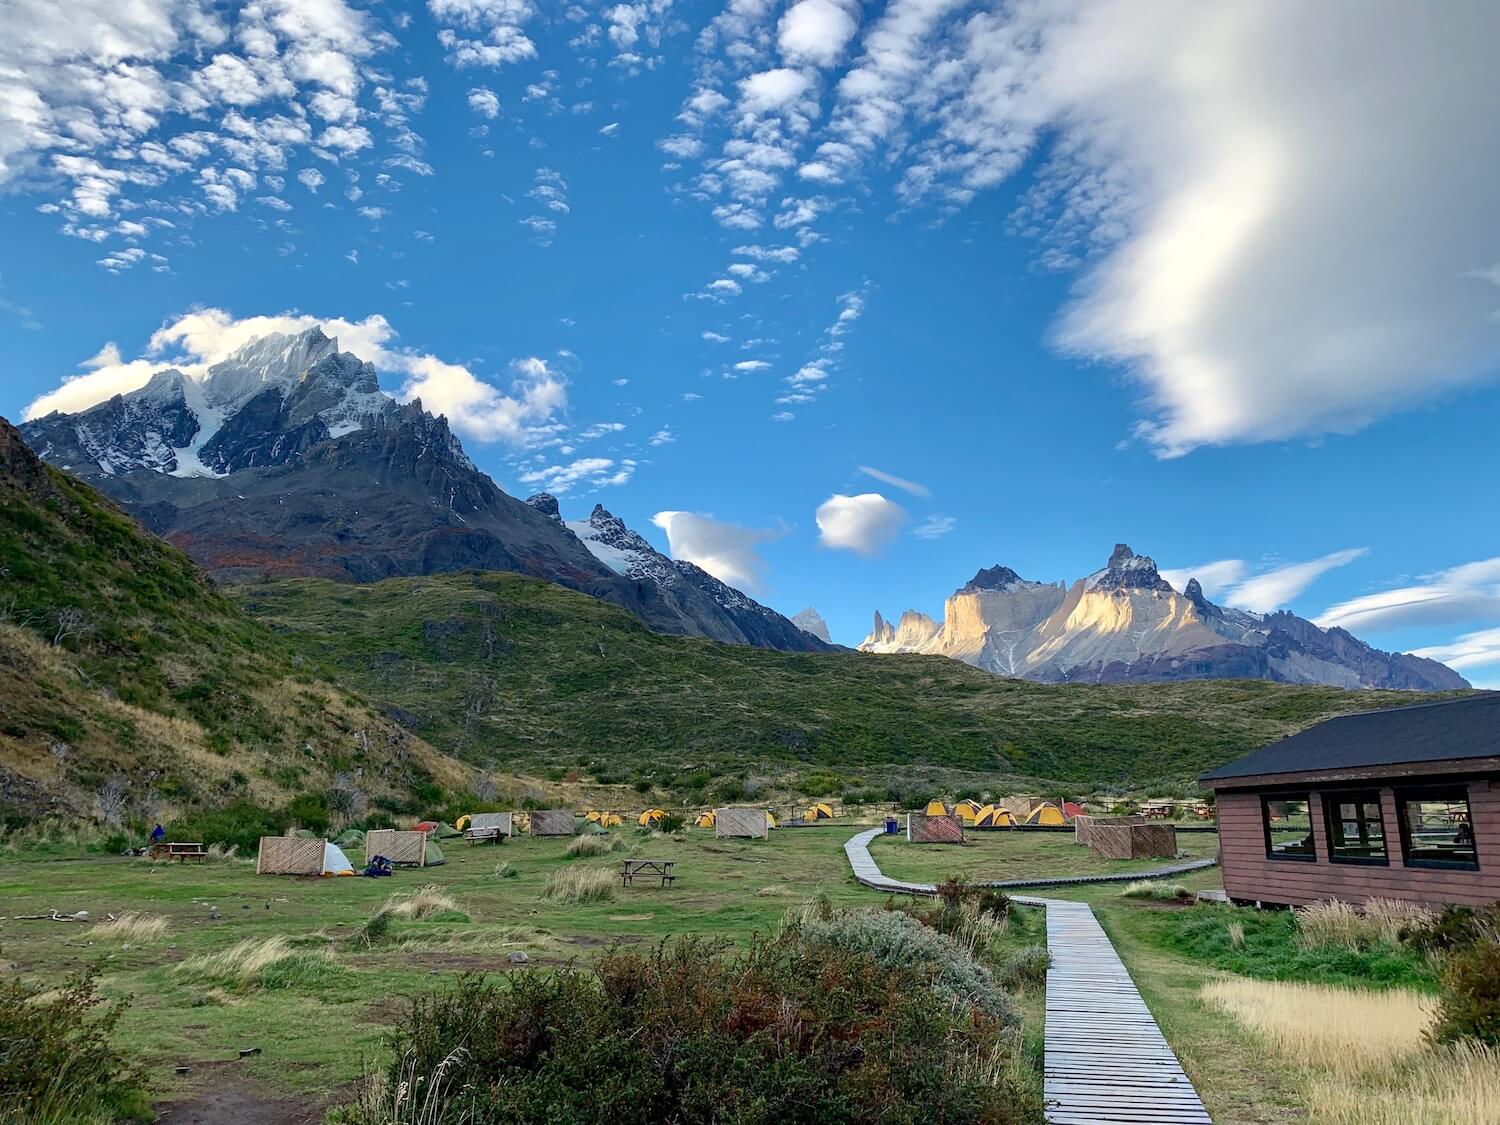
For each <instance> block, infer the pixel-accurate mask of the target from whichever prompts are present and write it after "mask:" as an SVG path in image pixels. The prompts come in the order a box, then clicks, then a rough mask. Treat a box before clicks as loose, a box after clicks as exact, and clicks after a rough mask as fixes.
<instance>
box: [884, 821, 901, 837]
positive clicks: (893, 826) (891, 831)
mask: <svg viewBox="0 0 1500 1125" xmlns="http://www.w3.org/2000/svg"><path fill="white" fill-rule="evenodd" d="M899 831H901V822H900V821H898V820H897V819H896V818H895V817H893V816H888V817H886V818H885V834H886V835H887V836H894V835H895V834H896V833H897V832H899Z"/></svg>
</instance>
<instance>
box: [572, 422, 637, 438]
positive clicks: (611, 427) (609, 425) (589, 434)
mask: <svg viewBox="0 0 1500 1125" xmlns="http://www.w3.org/2000/svg"><path fill="white" fill-rule="evenodd" d="M624 428H625V423H624V422H595V423H594V424H593V425H592V426H587V427H585V428H584V429H581V430H579V431H578V440H579V441H594V440H595V439H596V438H602V437H604V436H606V435H607V434H617V433H619V432H620V431H621V430H623V429H624Z"/></svg>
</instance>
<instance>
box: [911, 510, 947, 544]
mask: <svg viewBox="0 0 1500 1125" xmlns="http://www.w3.org/2000/svg"><path fill="white" fill-rule="evenodd" d="M957 525H958V520H956V519H955V518H954V517H952V516H937V515H933V516H928V517H927V518H926V519H925V520H923V521H922V522H921V523H919V524H918V525H917V526H916V527H914V528H912V529H911V533H912V534H913V535H915V536H916V537H917V538H918V539H941V538H942V537H943V536H944V535H947V534H948V533H949V532H950V531H952V530H953V529H954V527H956V526H957Z"/></svg>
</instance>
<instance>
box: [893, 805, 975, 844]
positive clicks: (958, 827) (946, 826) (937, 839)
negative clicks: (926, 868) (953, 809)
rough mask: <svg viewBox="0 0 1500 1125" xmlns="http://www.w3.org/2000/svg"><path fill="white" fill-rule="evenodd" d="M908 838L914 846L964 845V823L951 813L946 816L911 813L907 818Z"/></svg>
mask: <svg viewBox="0 0 1500 1125" xmlns="http://www.w3.org/2000/svg"><path fill="white" fill-rule="evenodd" d="M906 838H907V840H909V841H910V842H911V843H913V844H962V843H963V842H964V822H963V821H962V820H961V819H960V818H958V817H956V816H953V815H952V814H951V813H950V814H947V815H945V816H928V815H927V814H926V813H916V812H914V813H910V814H908V815H907V818H906Z"/></svg>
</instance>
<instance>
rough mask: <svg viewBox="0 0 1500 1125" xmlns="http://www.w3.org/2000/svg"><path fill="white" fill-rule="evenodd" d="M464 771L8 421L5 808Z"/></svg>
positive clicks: (242, 792)
mask: <svg viewBox="0 0 1500 1125" xmlns="http://www.w3.org/2000/svg"><path fill="white" fill-rule="evenodd" d="M338 772H344V773H347V774H348V775H350V777H351V778H354V779H357V780H356V781H355V782H353V784H357V785H358V786H359V788H360V789H362V790H363V791H365V792H366V793H368V794H369V795H371V796H376V795H380V794H400V793H406V792H409V791H410V789H411V787H412V786H413V785H414V784H420V783H422V782H424V781H428V780H438V781H439V782H440V783H446V784H449V785H459V784H462V783H463V780H464V778H465V776H466V772H465V771H463V770H461V769H460V768H458V767H457V766H456V765H455V764H453V763H452V762H450V761H448V760H447V759H445V758H444V757H443V756H441V755H439V754H437V753H436V752H434V751H433V750H432V748H431V747H430V746H428V745H426V743H425V742H423V740H422V739H421V738H420V737H419V736H415V735H413V734H412V733H411V732H410V731H408V730H407V729H405V728H403V727H401V726H400V725H399V724H396V723H393V722H392V721H391V720H389V719H388V718H387V717H386V716H384V715H383V714H381V713H379V712H377V711H375V710H373V709H372V708H371V707H370V706H369V705H368V704H366V703H365V702H363V701H361V700H359V699H358V698H356V697H355V696H353V695H352V694H351V693H349V692H348V691H346V690H344V689H342V688H340V687H338V686H336V685H334V684H332V683H330V682H329V681H328V680H327V679H326V678H324V677H322V676H321V675H319V674H317V673H315V672H314V670H313V669H311V668H310V667H309V666H307V662H306V660H305V659H304V658H303V657H302V656H301V655H300V654H298V653H297V652H296V651H294V650H293V649H292V647H291V646H290V645H289V644H287V642H285V641H283V640H282V639H280V638H278V637H277V636H276V635H275V634H273V633H272V632H271V631H270V630H268V629H266V628H265V626H263V625H261V624H259V623H257V622H255V621H252V620H250V619H249V618H248V617H246V616H245V614H244V613H243V612H242V611H241V610H240V608H239V607H238V606H237V605H235V603H234V602H233V601H231V600H230V599H228V598H226V597H225V596H224V595H223V594H222V593H220V592H219V591H218V590H216V589H215V588H214V586H213V584H212V583H211V582H210V581H209V580H208V578H207V577H206V576H205V575H204V574H203V573H202V572H201V571H199V570H198V568H197V567H196V566H194V565H193V563H192V562H191V561H189V559H188V558H187V557H186V556H185V555H183V554H182V553H181V552H179V551H177V550H175V549H174V548H172V547H169V546H168V545H166V544H165V543H163V542H162V541H160V540H159V539H157V538H155V537H154V536H151V535H149V534H147V533H145V532H144V531H142V530H141V528H140V527H139V526H137V525H136V524H135V523H134V522H133V521H132V520H130V519H129V518H127V517H126V516H125V515H124V514H122V513H121V512H120V511H119V510H118V509H117V508H115V507H114V506H113V505H112V504H111V503H110V502H109V501H108V500H106V499H104V497H102V496H101V495H100V494H99V493H98V492H96V491H94V490H93V489H92V488H90V487H88V486H87V485H85V484H82V483H80V482H79V481H77V480H75V479H73V478H72V477H70V476H68V475H66V474H64V473H60V472H58V471H56V470H55V469H52V468H50V467H48V466H45V465H43V464H42V463H41V462H40V461H38V460H37V458H36V457H35V456H34V455H32V453H31V452H30V451H29V450H28V449H26V447H25V446H24V445H23V444H22V443H21V440H20V437H19V435H18V434H17V433H16V431H15V430H14V429H12V428H11V427H10V426H9V425H8V424H6V423H5V422H4V421H3V419H0V817H3V818H6V819H11V820H16V819H25V818H28V817H32V816H35V815H36V814H38V813H41V812H47V811H57V812H64V813H68V814H74V815H83V816H90V815H94V814H99V815H103V816H105V819H108V820H110V821H114V820H122V819H123V820H128V819H132V818H134V819H147V820H150V819H156V818H159V817H163V816H166V815H168V814H169V813H170V812H171V810H172V809H173V808H174V807H179V808H180V807H184V806H188V805H193V804H199V803H217V802H220V801H223V800H226V799H229V798H232V797H248V798H252V799H255V800H258V801H262V802H264V803H268V804H269V803H274V802H276V801H278V800H280V799H282V798H284V797H286V796H288V795H290V794H293V793H296V792H301V791H306V790H309V789H314V788H325V787H326V786H327V784H328V782H329V780H330V779H331V778H332V777H333V776H334V774H336V773H338Z"/></svg>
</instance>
